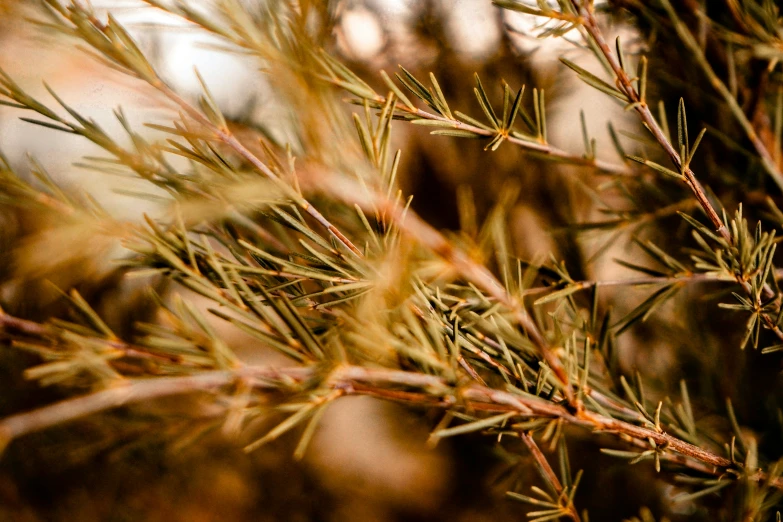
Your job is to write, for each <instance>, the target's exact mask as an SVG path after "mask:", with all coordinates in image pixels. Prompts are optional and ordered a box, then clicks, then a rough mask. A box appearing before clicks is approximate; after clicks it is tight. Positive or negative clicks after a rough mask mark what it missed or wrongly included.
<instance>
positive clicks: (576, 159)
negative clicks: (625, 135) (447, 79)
mask: <svg viewBox="0 0 783 522" xmlns="http://www.w3.org/2000/svg"><path fill="white" fill-rule="evenodd" d="M373 101H374V102H377V103H379V104H381V105H385V104H386V101H387V98H385V97H384V96H376V97H375V98H373ZM394 110H395V111H396V112H404V113H408V114H413V115H415V116H418V117H419V118H421V119H424V120H430V121H442V122H447V123H449V124H451V125H452V127H451V128H453V129H457V130H464V131H468V132H470V133H472V134H475V135H477V136H486V137H488V138H490V137H494V136H496V135H497V132H496V131H492V130H488V129H482V128H481V127H477V126H476V125H471V124H470V123H465V122H463V121H460V120H457V119H451V118H446V117H445V116H440V115H438V114H433V113H431V112H427V111H424V110H421V109H418V108H410V107H408V106H407V105H405V104H404V103H396V104H395V108H394ZM504 139H505V141H507V142H509V143H513V144H514V145H517V146H519V147H521V148H522V149H527V150H529V151H532V152H535V153H538V154H544V155H546V156H549V157H552V158H558V159H561V160H563V161H565V162H567V163H569V164H572V165H581V166H585V167H593V168H596V169H598V170H600V171H602V172H606V173H609V174H616V175H626V176H630V175H631V174H633V171H632V170H631V168H630V167H628V166H627V165H623V164H617V163H610V162H608V161H603V160H599V159H597V158H587V157H585V156H579V155H576V154H571V153H569V152H566V151H564V150H562V149H559V148H557V147H555V146H554V145H551V144H549V143H543V142H535V141H530V140H523V139H520V138H517V137H514V136H511V135H508V136H505V137H504Z"/></svg>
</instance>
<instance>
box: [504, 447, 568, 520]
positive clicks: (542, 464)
mask: <svg viewBox="0 0 783 522" xmlns="http://www.w3.org/2000/svg"><path fill="white" fill-rule="evenodd" d="M519 436H520V438H521V439H522V442H524V443H525V446H527V449H529V450H530V453H531V454H532V455H533V458H534V459H535V461H536V464H537V465H538V469H539V471H540V472H541V477H542V478H543V479H544V480H545V481H546V482H547V483H548V484H549V486H550V487H551V488H552V489H553V490H554V492H555V494H556V495H557V497H558V500H560V499H562V498H563V485H562V484H561V483H560V480H559V479H558V478H557V474H556V473H555V471H554V470H553V469H552V466H550V465H549V461H548V460H547V459H546V457H545V456H544V453H543V452H542V451H541V448H539V447H538V444H536V441H535V440H534V439H533V436H532V435H531V434H530V433H528V432H522V433H520V434H519ZM564 507H565V509H566V510H567V512H568V515H569V516H570V517H571V520H573V521H574V522H581V518H580V517H579V513H578V512H577V510H576V506H574V503H573V502H571V501H570V500H569V502H568V505H567V506H564Z"/></svg>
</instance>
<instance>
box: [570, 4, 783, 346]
mask: <svg viewBox="0 0 783 522" xmlns="http://www.w3.org/2000/svg"><path fill="white" fill-rule="evenodd" d="M571 4H572V5H573V6H574V8H575V9H576V10H577V11H578V12H579V13H580V15H581V17H582V27H584V29H585V31H586V32H587V34H588V35H589V36H590V38H592V39H593V41H594V42H595V44H596V45H597V46H598V48H599V49H600V51H601V54H602V55H603V56H604V58H606V60H607V62H608V63H609V66H610V67H611V69H612V71H613V72H614V74H615V83H616V85H617V88H618V89H619V90H620V91H621V92H622V93H623V94H624V95H625V96H626V97H627V99H628V101H629V103H631V104H633V106H634V110H635V111H636V113H637V114H638V115H639V118H640V119H641V120H642V123H643V124H644V126H645V127H647V129H648V130H649V131H650V133H652V135H653V136H654V137H655V140H656V141H657V142H658V144H659V145H660V146H661V147H662V148H663V150H664V151H665V152H666V154H667V155H668V156H669V158H670V159H671V161H672V163H673V164H674V165H675V167H676V168H677V170H678V171H680V172H682V174H683V178H684V180H685V183H686V184H687V185H688V188H690V189H691V192H692V193H693V196H694V197H695V198H696V200H697V201H698V202H699V205H700V206H701V208H702V210H704V213H705V214H707V217H708V218H709V220H710V222H712V224H713V226H714V227H715V230H716V232H717V233H718V234H719V235H720V236H721V238H723V240H724V241H726V243H727V244H729V245H731V244H733V241H732V238H731V234H730V233H729V230H728V229H727V228H726V225H725V223H723V220H722V219H721V217H720V215H719V214H718V212H717V211H716V210H715V207H713V206H712V203H710V201H709V199H708V198H707V195H706V193H705V191H704V187H702V185H701V183H700V182H699V180H698V179H696V174H694V172H693V171H692V170H691V169H690V167H687V166H685V168H683V167H684V165H683V160H682V158H681V157H680V155H679V153H678V152H677V151H676V150H675V149H674V147H673V146H672V144H671V143H670V142H669V140H668V138H667V137H666V134H664V132H663V130H662V129H661V127H660V125H658V122H657V121H656V120H655V117H654V116H653V114H652V112H651V111H650V108H649V106H648V105H647V102H646V100H643V99H642V98H641V96H640V94H639V92H638V91H637V90H636V88H635V87H634V86H633V81H632V80H631V78H630V77H629V76H628V74H627V73H626V72H625V69H623V67H622V65H621V64H620V62H619V60H618V59H617V57H616V56H615V54H614V52H612V50H611V48H610V47H609V45H608V44H607V42H606V40H605V39H604V36H603V33H602V32H601V29H600V27H599V26H598V21H597V20H596V18H595V13H594V12H593V4H592V1H589V0H581V1H580V0H571ZM735 278H736V280H737V282H738V283H739V284H740V285H741V286H742V288H743V289H744V291H745V293H746V294H748V295H749V296H751V293H752V290H751V285H750V284H749V283H748V282H747V281H744V280H743V279H742V277H741V276H740V275H736V276H735ZM763 293H764V295H765V297H768V298H769V297H773V296H774V292H773V290H772V289H771V288H770V287H769V285H766V284H765V285H764V288H763ZM757 304H758V303H757ZM759 315H760V316H761V319H762V321H764V324H765V326H766V327H767V329H769V330H771V331H772V332H773V333H774V334H775V335H776V336H777V337H778V338H779V339H781V340H783V330H781V329H780V327H778V326H777V324H776V323H775V320H774V319H773V318H772V317H770V316H769V314H766V313H760V314H759Z"/></svg>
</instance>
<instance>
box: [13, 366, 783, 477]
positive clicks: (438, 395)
mask: <svg viewBox="0 0 783 522" xmlns="http://www.w3.org/2000/svg"><path fill="white" fill-rule="evenodd" d="M319 372H320V373H322V372H323V368H321V367H318V366H315V365H313V366H295V367H287V368H273V367H267V366H245V367H242V368H238V369H235V370H229V371H208V372H203V373H199V374H193V375H188V376H180V377H157V378H149V379H138V380H127V381H123V382H122V383H121V384H119V385H118V386H116V387H114V388H109V389H106V390H101V391H98V392H94V393H91V394H89V395H83V396H80V397H75V398H72V399H67V400H64V401H61V402H58V403H55V404H52V405H49V406H44V407H42V408H39V409H36V410H32V411H29V412H24V413H19V414H16V415H12V416H10V417H6V418H4V419H2V420H0V442H2V443H4V444H3V445H5V444H7V443H9V442H10V441H12V440H13V439H16V438H19V437H22V436H24V435H27V434H30V433H34V432H37V431H42V430H45V429H47V428H51V427H53V426H56V425H59V424H62V423H65V422H69V421H73V420H76V419H79V418H82V417H85V416H88V415H92V414H95V413H100V412H103V411H108V410H111V409H114V408H118V407H121V406H126V405H130V404H134V403H138V402H142V401H147V400H153V399H159V398H163V397H169V396H174V395H182V394H187V393H193V392H200V391H213V390H217V389H219V388H221V387H225V386H228V385H230V384H232V383H234V382H236V381H238V380H243V381H244V382H246V383H248V384H249V385H251V386H253V387H254V388H257V389H286V388H288V389H296V385H297V384H300V383H302V382H304V381H308V380H311V379H312V378H314V377H316V376H318V375H319ZM322 383H323V384H322V385H323V386H324V387H326V388H327V389H330V390H341V392H342V394H343V395H370V396H374V397H379V398H383V399H386V400H394V401H401V402H405V403H408V404H413V405H419V406H434V407H439V408H446V409H454V408H460V409H467V410H474V411H493V412H518V413H519V414H520V415H524V416H528V417H539V418H540V417H544V418H553V419H562V420H563V421H565V422H568V423H570V424H572V425H574V426H581V427H583V428H587V429H590V430H591V431H594V432H601V433H609V434H614V435H616V436H618V437H620V438H621V439H622V440H625V441H629V440H630V441H631V442H633V441H637V442H638V443H642V444H646V441H648V440H650V439H651V440H653V441H655V443H656V444H657V445H658V446H659V447H661V446H662V447H665V448H666V450H665V451H666V452H671V453H672V457H673V458H671V459H670V460H673V461H676V462H678V463H680V464H682V465H684V466H687V467H690V468H693V469H695V470H697V471H699V472H700V473H709V474H712V475H716V476H722V475H724V474H725V473H726V472H728V471H732V470H733V471H735V472H739V471H741V467H740V466H739V464H737V463H734V462H732V461H731V460H729V459H727V458H725V457H721V456H720V455H717V454H714V453H712V452H710V451H707V450H705V449H703V448H700V447H698V446H695V445H693V444H690V443H688V442H685V441H683V440H681V439H678V438H677V437H674V436H672V435H670V434H668V433H666V432H664V431H658V430H656V429H652V428H647V427H643V426H638V425H635V424H632V423H629V422H625V421H621V420H618V419H614V418H610V417H605V416H602V415H599V414H596V413H592V412H589V411H584V410H583V411H580V412H578V413H576V414H574V413H571V412H570V411H569V410H568V409H567V408H566V407H564V406H561V405H558V404H554V403H552V402H550V401H547V400H544V399H541V398H538V397H534V396H530V395H517V394H513V393H509V392H504V391H501V390H496V389H492V388H489V387H486V386H481V385H478V384H469V385H467V386H459V385H452V384H449V383H448V382H447V381H446V380H444V379H442V378H440V377H438V376H435V375H428V374H423V373H418V372H406V371H399V370H388V369H373V368H366V367H361V366H338V367H336V368H335V369H334V370H332V371H331V372H330V373H327V374H326V375H325V376H324V378H323V380H322ZM406 388H407V389H406ZM677 455H679V456H681V458H678V457H677ZM749 479H751V480H753V481H765V480H768V479H769V477H768V475H767V474H766V473H765V472H763V471H761V470H758V471H754V472H752V473H750V474H749ZM770 485H771V486H772V487H775V488H777V489H781V490H783V479H782V478H774V479H773V480H771V481H770Z"/></svg>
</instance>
